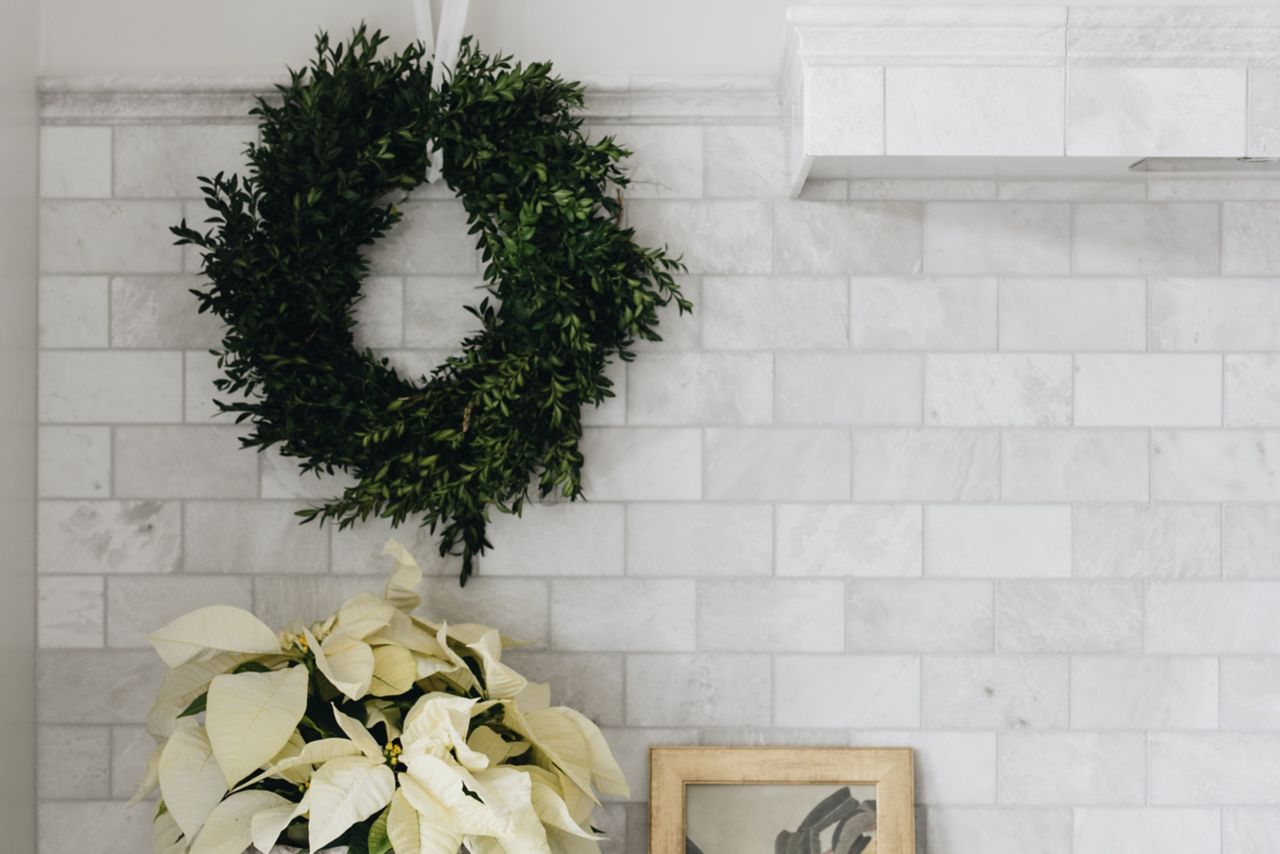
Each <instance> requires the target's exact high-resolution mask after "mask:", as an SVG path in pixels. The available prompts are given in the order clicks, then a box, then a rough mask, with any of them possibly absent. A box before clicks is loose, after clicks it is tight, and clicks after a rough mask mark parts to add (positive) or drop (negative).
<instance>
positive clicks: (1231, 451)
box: [1151, 430, 1280, 501]
mask: <svg viewBox="0 0 1280 854" xmlns="http://www.w3.org/2000/svg"><path fill="white" fill-rule="evenodd" d="M1151 450H1152V457H1151V497H1152V499H1154V500H1156V501H1275V500H1280V470H1277V468H1276V465H1277V463H1276V461H1277V460H1280V433H1276V432H1271V431H1263V430H1224V431H1196V430H1155V431H1153V432H1152V434H1151Z"/></svg>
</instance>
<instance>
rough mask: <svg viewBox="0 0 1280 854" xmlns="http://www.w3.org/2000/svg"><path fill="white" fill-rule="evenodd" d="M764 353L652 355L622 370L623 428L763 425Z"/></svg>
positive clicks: (767, 383)
mask: <svg viewBox="0 0 1280 854" xmlns="http://www.w3.org/2000/svg"><path fill="white" fill-rule="evenodd" d="M773 387H774V365H773V357H772V356H771V355H770V354H768V353H653V354H651V355H649V356H647V357H646V358H644V359H640V360H638V361H635V362H633V363H631V364H630V365H628V366H627V423H628V424H636V425H645V424H647V425H675V424H678V425H694V424H722V425H723V424H768V423H770V422H771V421H772V420H773Z"/></svg>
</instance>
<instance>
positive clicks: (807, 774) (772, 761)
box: [649, 747, 916, 854]
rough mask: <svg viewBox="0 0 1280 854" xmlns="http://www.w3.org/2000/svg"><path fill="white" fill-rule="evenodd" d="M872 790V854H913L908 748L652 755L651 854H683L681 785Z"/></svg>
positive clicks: (658, 750)
mask: <svg viewBox="0 0 1280 854" xmlns="http://www.w3.org/2000/svg"><path fill="white" fill-rule="evenodd" d="M861 781H865V782H867V783H875V784H876V812H877V816H876V848H877V851H878V854H915V850H916V842H915V772H914V770H913V759H912V752H911V749H910V748H908V747H819V748H812V747H653V748H650V749H649V854H685V844H684V838H685V833H684V787H685V785H686V784H687V783H853V782H861Z"/></svg>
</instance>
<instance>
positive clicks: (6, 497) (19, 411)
mask: <svg viewBox="0 0 1280 854" xmlns="http://www.w3.org/2000/svg"><path fill="white" fill-rule="evenodd" d="M3 14H4V22H3V26H0V153H2V155H3V156H0V544H2V545H0V685H3V686H4V689H3V690H2V691H0V768H3V769H4V773H3V774H0V828H4V842H3V846H4V848H5V849H6V850H12V851H13V852H15V854H21V852H30V851H34V850H35V742H34V739H33V735H34V734H35V701H34V691H35V501H34V499H35V373H36V368H35V334H36V305H35V303H36V300H35V294H36V99H35V74H36V64H37V63H36V59H37V57H36V44H37V41H36V32H37V28H36V24H37V11H36V2H35V0H17V2H10V3H8V4H7V6H6V9H5V11H4V13H3Z"/></svg>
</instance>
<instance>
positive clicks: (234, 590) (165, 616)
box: [107, 575, 283, 649]
mask: <svg viewBox="0 0 1280 854" xmlns="http://www.w3.org/2000/svg"><path fill="white" fill-rule="evenodd" d="M206 605H230V606H232V607H235V608H243V609H245V610H249V609H251V608H252V607H253V581H252V580H251V579H249V578H232V577H225V576H223V577H219V576H207V575H205V576H197V575H182V576H175V575H156V576H133V575H116V576H112V577H111V578H109V579H108V580H107V646H110V647H115V648H133V647H138V648H141V647H147V648H148V649H149V648H150V647H149V646H148V644H147V640H146V637H147V635H148V634H150V633H151V632H154V631H155V630H156V629H159V628H161V627H162V626H164V625H165V624H167V623H169V622H170V621H172V620H175V619H177V618H178V617H181V616H182V615H183V614H185V613H187V612H188V611H194V610H195V609H196V608H202V607H204V606H206ZM280 628H283V626H282V627H280Z"/></svg>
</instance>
